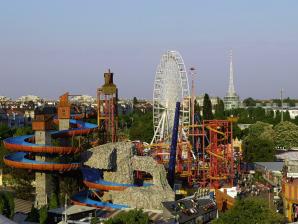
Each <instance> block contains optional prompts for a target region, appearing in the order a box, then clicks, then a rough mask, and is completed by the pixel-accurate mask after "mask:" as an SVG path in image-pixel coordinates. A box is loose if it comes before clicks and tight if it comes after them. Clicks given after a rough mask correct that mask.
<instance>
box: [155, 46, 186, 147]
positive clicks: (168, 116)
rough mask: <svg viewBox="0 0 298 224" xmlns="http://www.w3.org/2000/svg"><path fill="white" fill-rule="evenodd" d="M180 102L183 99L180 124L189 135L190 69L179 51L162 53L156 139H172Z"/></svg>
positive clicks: (156, 88) (183, 132) (156, 114)
mask: <svg viewBox="0 0 298 224" xmlns="http://www.w3.org/2000/svg"><path fill="white" fill-rule="evenodd" d="M176 102H180V103H181V108H180V122H179V123H180V125H181V126H182V134H183V135H185V133H186V132H187V129H188V126H189V123H190V95H189V86H188V79H187V73H186V69H185V65H184V62H183V59H182V57H181V55H180V54H179V52H177V51H168V52H166V53H165V54H163V55H162V57H161V61H160V64H159V65H158V67H157V71H156V74H155V82H154V91H153V125H154V136H153V139H152V141H151V144H152V143H158V142H161V141H165V142H169V140H170V138H171V135H172V129H173V124H174V115H175V109H176Z"/></svg>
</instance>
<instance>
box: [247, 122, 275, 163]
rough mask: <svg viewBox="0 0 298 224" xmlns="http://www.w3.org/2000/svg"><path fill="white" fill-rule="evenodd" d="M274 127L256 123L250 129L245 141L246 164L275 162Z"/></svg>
mask: <svg viewBox="0 0 298 224" xmlns="http://www.w3.org/2000/svg"><path fill="white" fill-rule="evenodd" d="M273 134H274V131H273V129H272V125H270V124H267V123H264V122H260V121H259V122H256V123H255V124H252V125H251V126H250V127H249V128H248V134H247V136H246V137H245V138H244V141H243V157H244V160H245V161H246V162H269V161H274V155H275V150H274V143H273Z"/></svg>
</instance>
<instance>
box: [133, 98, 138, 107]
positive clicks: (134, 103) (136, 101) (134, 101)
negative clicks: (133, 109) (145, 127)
mask: <svg viewBox="0 0 298 224" xmlns="http://www.w3.org/2000/svg"><path fill="white" fill-rule="evenodd" d="M132 103H133V105H134V106H135V105H137V104H138V99H137V98H136V97H134V98H133V100H132Z"/></svg>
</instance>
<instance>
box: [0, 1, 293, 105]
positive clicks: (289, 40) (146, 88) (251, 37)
mask: <svg viewBox="0 0 298 224" xmlns="http://www.w3.org/2000/svg"><path fill="white" fill-rule="evenodd" d="M297 12H298V1H295V0H284V1H280V0H263V1H257V0H251V1H239V0H238V1H237V0H226V1H216V0H209V1H203V0H192V1H191V0H189V1H188V0H186V1H181V0H180V1H178V0H164V1H158V0H151V1H140V0H126V1H115V0H111V1H94V0H88V1H86V0H51V1H38V0H26V1H17V0H9V1H7V0H0V33H1V35H0V95H4V96H8V97H12V98H18V97H19V96H22V95H28V94H33V95H38V96H41V97H45V98H57V97H58V96H59V95H62V94H63V93H64V92H67V91H68V92H70V93H72V94H88V95H92V96H95V92H96V88H97V87H99V86H101V85H102V84H103V73H104V72H105V71H106V70H107V69H108V68H111V71H112V72H114V74H115V76H114V82H115V83H116V84H117V86H118V89H119V97H120V98H132V97H133V96H136V97H138V98H147V99H151V98H152V92H153V82H154V77H155V71H156V68H157V65H158V64H159V61H160V58H161V55H162V54H163V53H164V52H165V51H167V50H177V51H179V52H180V54H181V55H182V57H183V59H184V62H185V65H186V67H187V68H188V69H189V68H190V67H195V68H196V69H197V71H198V79H197V80H196V94H197V95H200V94H202V93H203V92H207V93H208V94H209V95H212V96H220V97H223V96H225V95H226V92H227V90H228V82H229V50H230V49H232V50H233V66H234V84H235V89H236V92H237V94H238V95H239V96H240V98H241V99H244V98H247V97H249V96H251V97H253V98H258V99H264V98H279V97H280V89H281V88H283V89H284V95H285V96H286V97H287V96H289V97H291V98H298V88H297V85H298V15H297ZM189 81H190V80H189Z"/></svg>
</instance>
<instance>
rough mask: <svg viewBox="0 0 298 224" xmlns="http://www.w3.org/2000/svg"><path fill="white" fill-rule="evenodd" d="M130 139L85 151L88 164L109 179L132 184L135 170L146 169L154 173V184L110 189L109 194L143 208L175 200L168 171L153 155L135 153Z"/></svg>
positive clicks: (159, 207) (86, 163) (116, 200)
mask: <svg viewBox="0 0 298 224" xmlns="http://www.w3.org/2000/svg"><path fill="white" fill-rule="evenodd" d="M134 151H135V149H134V145H133V144H132V143H131V142H117V143H108V144H105V145H101V146H98V147H95V148H92V149H89V150H88V151H87V152H85V153H84V155H83V157H84V159H85V161H86V162H85V165H88V166H90V167H92V168H97V169H102V170H103V171H104V179H105V180H106V181H111V182H117V183H133V182H134V178H133V172H134V171H137V170H138V171H144V172H146V173H149V174H151V176H152V178H153V185H152V186H147V187H129V188H127V189H125V190H124V191H110V192H109V195H110V198H112V200H113V202H114V203H116V204H126V205H128V206H130V207H137V208H144V209H161V208H162V205H161V202H163V201H171V200H174V199H175V194H174V192H173V190H172V189H171V187H170V186H169V184H168V181H167V178H166V170H165V168H164V166H163V165H161V164H158V163H157V162H156V161H155V160H154V159H153V158H152V157H149V156H135V155H134Z"/></svg>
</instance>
